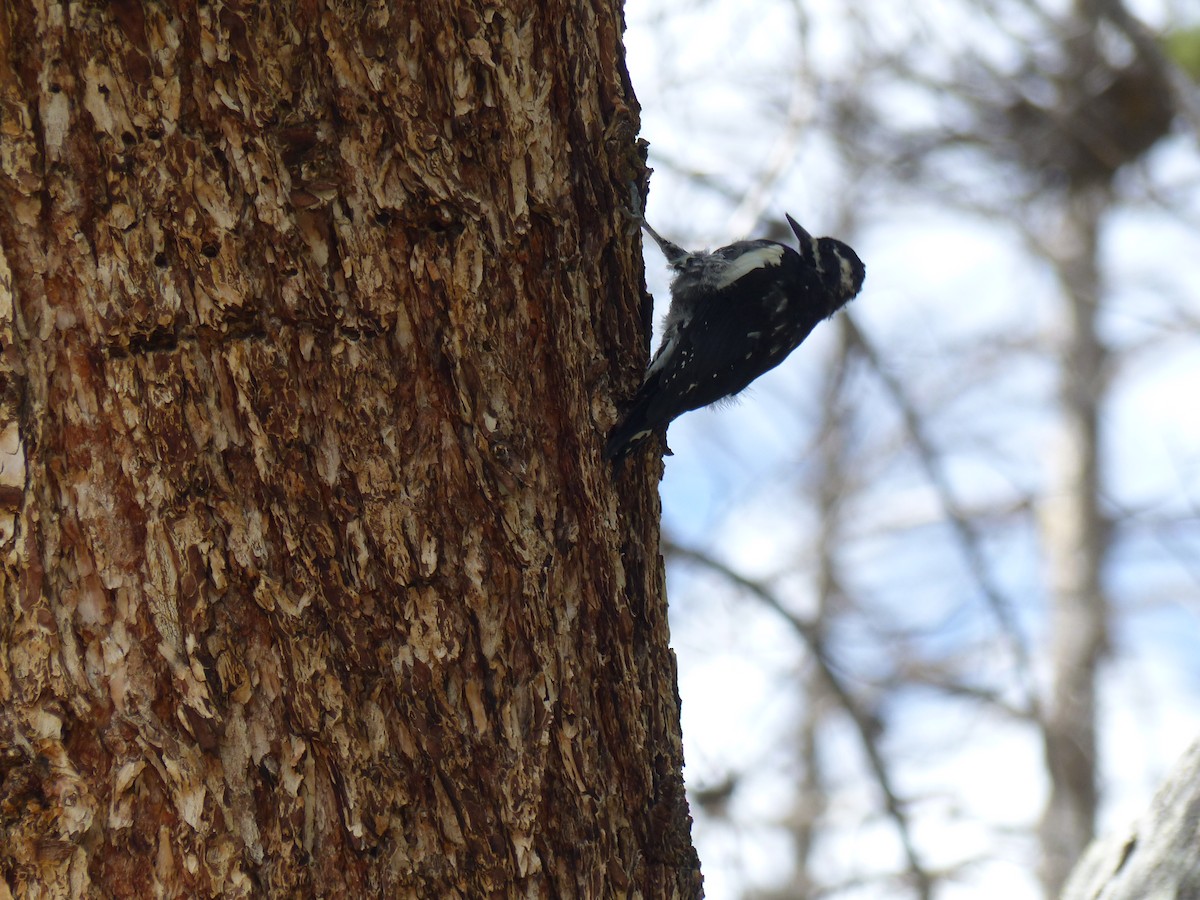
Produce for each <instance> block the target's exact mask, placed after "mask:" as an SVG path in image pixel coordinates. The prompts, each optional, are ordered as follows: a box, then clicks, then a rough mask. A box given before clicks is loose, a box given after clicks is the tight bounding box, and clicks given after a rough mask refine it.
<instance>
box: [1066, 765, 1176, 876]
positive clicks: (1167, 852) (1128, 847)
mask: <svg viewBox="0 0 1200 900" xmlns="http://www.w3.org/2000/svg"><path fill="white" fill-rule="evenodd" d="M1197 847H1200V744H1195V745H1193V746H1192V749H1191V750H1189V751H1188V753H1187V754H1186V755H1185V756H1184V758H1183V759H1182V760H1180V761H1179V764H1178V765H1177V766H1176V767H1175V771H1174V772H1172V773H1171V776H1170V777H1169V778H1168V779H1167V781H1166V783H1164V784H1163V786H1162V788H1160V789H1159V792H1158V794H1157V796H1155V798H1154V803H1153V804H1152V805H1151V808H1150V810H1149V811H1148V812H1147V813H1146V815H1145V816H1144V817H1143V818H1142V819H1141V821H1139V822H1138V823H1136V824H1135V825H1134V826H1133V827H1132V828H1131V829H1130V830H1129V832H1128V833H1116V834H1113V835H1112V836H1110V837H1106V838H1103V839H1100V840H1097V841H1095V842H1094V843H1093V844H1092V846H1091V847H1090V848H1089V849H1088V851H1087V853H1086V854H1085V855H1084V857H1083V859H1081V860H1080V861H1079V865H1077V866H1076V867H1075V870H1074V872H1072V873H1071V877H1070V880H1069V881H1068V882H1067V885H1066V888H1065V889H1064V890H1063V893H1062V900H1099V898H1101V897H1103V898H1104V900H1145V898H1147V897H1155V898H1158V897H1162V898H1168V897H1170V898H1178V900H1184V898H1193V897H1200V854H1198V853H1197V852H1196V848H1197Z"/></svg>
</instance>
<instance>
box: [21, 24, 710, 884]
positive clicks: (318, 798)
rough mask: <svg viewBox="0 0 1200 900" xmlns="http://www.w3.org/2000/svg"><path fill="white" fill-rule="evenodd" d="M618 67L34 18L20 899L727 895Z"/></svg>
mask: <svg viewBox="0 0 1200 900" xmlns="http://www.w3.org/2000/svg"><path fill="white" fill-rule="evenodd" d="M621 28H622V22H621V17H620V12H619V7H618V6H617V5H616V4H612V3H608V2H605V0H593V2H585V3H582V4H565V3H554V2H551V3H543V2H538V3H521V2H509V3H501V2H487V0H480V2H467V3H453V4H450V3H428V2H405V3H401V4H368V3H322V2H315V3H314V2H302V3H295V4H289V5H285V4H279V3H273V4H245V5H236V4H233V5H224V4H219V3H203V4H198V5H194V4H191V3H179V4H172V3H156V4H145V5H143V4H141V3H137V2H121V3H112V4H78V3H75V4H51V3H46V2H33V3H20V4H17V5H15V6H6V7H4V8H3V10H0V341H2V347H0V351H2V355H0V482H2V484H0V504H2V505H0V513H2V515H0V541H2V551H3V556H2V569H0V579H2V585H0V587H2V594H3V603H4V607H3V614H2V615H0V876H2V877H0V890H7V891H10V892H11V893H12V894H14V895H16V896H24V895H26V894H27V893H29V892H31V891H32V890H33V888H34V886H35V885H36V886H38V887H40V888H41V889H43V890H44V891H45V892H46V893H45V894H44V895H43V896H56V897H74V896H113V897H145V896H158V895H161V896H189V897H191V896H229V897H233V896H287V897H293V896H314V895H317V896H351V897H363V896H388V897H393V896H416V897H454V896H462V897H483V896H512V895H521V896H531V897H549V896H561V897H575V896H584V897H603V896H623V895H626V896H644V897H674V896H679V897H690V896H696V895H698V893H699V873H698V867H697V863H696V858H695V854H694V852H693V851H692V849H691V845H690V836H689V820H688V817H687V810H686V803H685V800H684V797H683V789H682V782H681V776H680V769H681V765H682V754H681V749H680V737H679V708H678V698H677V695H676V692H675V686H674V684H675V669H674V661H673V658H672V656H671V653H670V651H669V649H668V646H667V624H666V618H665V604H664V599H663V582H662V564H661V559H660V557H659V555H658V552H657V546H658V544H657V541H658V531H657V528H658V525H657V521H658V509H657V498H656V493H655V491H654V490H653V482H652V481H651V480H650V478H651V477H652V476H653V475H654V474H656V473H655V472H653V471H651V472H647V471H645V470H644V469H643V468H642V467H640V466H639V467H630V468H629V470H627V472H626V473H625V474H624V475H623V476H622V479H621V481H620V485H621V488H622V489H623V490H624V491H626V492H627V495H626V497H625V499H622V497H621V496H620V495H619V494H618V492H617V488H616V487H615V486H614V481H613V476H612V472H611V471H610V469H609V467H607V466H606V465H604V464H603V463H602V462H601V460H600V444H601V438H602V435H603V434H604V433H605V432H606V431H607V429H608V428H609V427H610V426H611V425H612V422H613V420H614V418H615V410H614V408H613V405H612V401H611V397H612V395H613V393H614V391H615V390H616V388H617V385H618V383H619V384H620V386H621V388H622V391H623V392H626V393H627V392H628V389H629V387H630V382H632V381H634V380H636V373H637V371H638V367H639V364H640V362H641V361H642V360H644V357H641V358H639V355H638V351H639V350H640V349H641V348H642V347H643V346H644V334H643V333H642V321H643V318H642V316H641V315H640V314H639V312H640V311H639V309H638V304H639V302H641V299H642V297H643V293H642V288H641V283H640V273H639V267H638V264H637V262H636V252H635V248H634V245H633V241H632V239H631V237H630V235H629V233H628V231H627V227H626V222H625V219H624V218H623V217H622V215H621V214H620V212H619V210H618V209H617V204H619V203H620V202H622V199H623V198H624V197H625V196H626V194H625V184H626V181H627V180H628V179H629V178H630V177H631V174H636V165H637V164H636V161H635V162H634V164H633V165H632V170H631V164H630V159H631V158H635V156H634V154H632V152H631V147H632V140H633V136H634V135H635V133H636V128H637V121H636V116H637V114H636V104H635V101H634V98H633V96H632V92H631V90H630V88H629V85H628V82H627V78H626V76H625V74H624V64H623V61H622V60H621ZM616 359H620V360H621V369H620V375H621V380H620V382H618V381H617V380H616V379H615V378H614V375H616V374H617V370H616V369H615V368H614V365H613V364H612V362H611V361H612V360H616Z"/></svg>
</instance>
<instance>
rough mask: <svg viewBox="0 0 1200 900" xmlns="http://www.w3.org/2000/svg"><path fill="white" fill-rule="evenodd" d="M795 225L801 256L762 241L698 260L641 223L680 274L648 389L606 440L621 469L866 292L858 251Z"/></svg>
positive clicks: (702, 254)
mask: <svg viewBox="0 0 1200 900" xmlns="http://www.w3.org/2000/svg"><path fill="white" fill-rule="evenodd" d="M787 221H788V224H789V225H790V226H791V227H792V231H793V232H794V233H795V235H796V237H797V238H798V239H799V241H800V249H799V251H796V250H793V249H792V248H791V247H789V246H787V245H786V244H780V243H778V242H776V241H768V240H756V241H738V242H737V243H735V244H730V245H729V246H728V247H721V248H720V249H718V250H713V251H712V252H711V253H710V252H707V251H698V252H694V253H693V252H688V251H687V250H684V249H683V248H682V247H680V246H679V245H677V244H674V243H672V242H671V241H668V240H667V239H666V238H663V237H661V236H660V235H659V234H658V233H657V232H656V231H655V230H654V229H653V228H651V227H650V226H649V225H648V224H647V223H646V222H645V221H644V220H643V221H642V222H641V225H642V228H643V229H645V231H646V233H647V234H649V235H650V237H652V238H654V242H655V243H656V244H658V247H659V249H660V250H661V251H662V253H663V256H665V257H666V258H667V264H668V265H669V266H670V267H671V268H672V269H673V270H674V275H673V277H672V280H671V306H670V309H669V310H668V311H667V316H666V319H665V320H664V321H663V336H662V343H661V344H659V347H658V350H657V351H656V352H655V354H654V358H653V359H651V360H650V366H649V368H647V369H646V375H645V378H644V379H643V380H642V386H641V387H640V388H638V391H637V394H635V395H634V398H633V402H632V404H631V405H630V407H629V410H628V411H627V412H626V413H625V415H624V417H623V418H622V419H621V421H620V423H619V424H618V425H617V426H616V427H615V428H614V429H613V430H612V432H611V433H610V434H609V436H608V442H607V444H606V445H605V448H604V455H605V457H606V458H608V459H621V458H623V457H624V456H626V455H627V454H628V453H630V452H631V451H632V450H633V449H635V448H636V447H637V446H638V444H640V443H641V442H642V441H644V440H645V439H646V438H648V437H650V435H652V434H655V433H660V434H665V432H666V429H667V426H668V425H669V424H670V423H671V421H672V420H674V419H675V418H677V417H678V416H680V415H682V414H683V413H685V412H688V411H689V410H693V409H699V408H700V407H701V406H707V405H708V404H710V403H715V402H716V401H718V400H721V399H722V398H725V397H731V396H733V395H734V394H736V393H738V392H739V391H741V390H743V389H744V388H745V387H746V386H747V385H749V384H750V382H752V381H753V380H754V379H756V378H757V377H758V376H759V375H762V374H763V373H764V372H767V371H769V370H771V369H773V368H775V367H776V366H777V365H779V364H780V363H781V362H783V361H784V359H785V358H787V355H788V354H789V353H791V352H792V351H793V350H795V349H796V348H797V347H799V346H800V343H801V342H802V341H803V340H804V339H805V338H806V337H808V335H809V333H810V332H811V331H812V330H813V328H814V327H815V326H816V324H817V323H818V322H820V321H821V320H822V319H827V318H829V317H830V316H832V315H833V314H834V313H835V312H837V311H838V310H839V309H841V308H842V307H843V306H845V305H846V303H848V302H849V301H850V300H851V299H853V298H854V296H855V295H856V294H857V293H858V292H859V291H860V290H861V289H862V284H863V278H864V277H865V276H866V268H865V267H864V266H863V264H862V260H860V259H859V258H858V255H857V254H856V253H855V252H854V251H853V250H851V249H850V248H849V247H848V246H847V245H846V244H843V243H842V242H841V241H836V240H834V239H833V238H828V237H823V238H814V237H813V236H812V235H811V234H809V233H808V232H807V231H805V230H804V229H803V228H801V227H800V226H799V225H798V224H797V223H796V220H795V219H793V218H792V217H791V216H787Z"/></svg>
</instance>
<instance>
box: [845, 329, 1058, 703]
mask: <svg viewBox="0 0 1200 900" xmlns="http://www.w3.org/2000/svg"><path fill="white" fill-rule="evenodd" d="M843 318H845V319H846V320H847V328H848V329H849V334H850V336H851V338H852V340H853V341H854V344H855V345H856V346H857V347H858V349H859V350H861V352H862V354H863V357H864V358H865V359H866V360H867V361H868V362H869V363H870V365H871V367H872V368H873V369H874V370H875V373H876V374H877V375H878V376H879V379H880V381H881V382H882V383H883V385H884V387H886V388H887V390H888V393H889V394H891V396H892V399H893V401H894V402H895V403H896V406H897V408H898V409H899V411H900V415H901V417H902V419H903V420H904V426H905V429H906V430H907V431H908V433H909V436H910V437H911V438H912V442H913V447H914V449H915V450H916V453H917V458H918V459H919V460H920V463H921V467H922V469H923V470H924V472H925V477H926V478H928V479H929V482H930V484H931V485H932V486H933V489H934V491H936V492H937V495H938V499H939V501H940V502H941V504H942V508H943V509H944V510H945V511H946V518H947V519H949V520H950V524H951V526H952V527H953V531H954V535H955V537H956V539H957V541H958V545H959V550H960V552H961V553H962V554H963V557H964V558H965V559H966V562H967V568H968V571H970V572H971V575H972V577H973V578H974V579H975V583H976V585H977V586H978V587H979V590H980V592H981V593H982V594H983V596H984V598H985V599H986V600H987V603H988V606H989V607H990V608H991V610H992V614H993V615H994V616H995V617H996V621H997V622H998V623H999V624H1000V629H1001V631H1002V632H1003V633H1004V636H1005V638H1006V639H1007V640H1008V643H1009V646H1010V648H1011V652H1012V654H1013V658H1014V660H1015V662H1016V667H1017V673H1018V678H1019V680H1020V682H1021V685H1022V689H1023V691H1024V693H1025V703H1026V710H1027V712H1026V715H1028V716H1029V717H1030V718H1032V719H1033V720H1034V721H1038V722H1040V721H1041V719H1042V716H1041V707H1040V703H1039V701H1038V697H1037V690H1036V688H1035V686H1034V681H1033V662H1032V659H1031V656H1030V653H1029V648H1028V646H1027V645H1026V643H1025V639H1024V638H1023V637H1022V635H1021V632H1020V628H1019V627H1018V625H1017V621H1016V617H1015V615H1014V614H1013V611H1012V608H1011V605H1010V604H1009V602H1008V599H1007V598H1006V597H1005V596H1004V595H1003V593H1002V592H1001V590H1000V588H999V587H998V586H997V585H996V583H995V581H994V580H993V578H992V575H991V569H990V566H989V565H988V562H987V557H986V555H985V554H984V552H983V542H982V540H981V539H980V537H979V534H978V532H977V531H976V528H975V525H974V523H973V522H972V521H971V520H970V518H968V516H967V515H966V514H965V513H964V511H963V508H962V506H961V504H960V503H959V502H958V499H957V497H956V496H955V493H954V489H953V487H952V486H951V484H950V479H949V478H948V477H947V475H946V472H945V470H944V469H943V467H942V463H941V459H940V456H939V454H938V452H937V450H936V449H935V447H934V445H933V441H932V440H931V439H930V437H929V436H928V434H927V433H926V431H925V424H924V422H923V421H922V419H921V416H920V414H919V413H918V412H917V409H916V406H915V405H914V404H913V402H912V400H910V399H909V397H908V393H907V392H906V391H905V390H904V387H903V386H902V385H901V384H900V382H899V381H898V380H897V379H896V378H895V376H893V375H892V374H891V372H889V371H888V370H887V368H886V367H885V366H884V365H883V362H882V360H880V358H879V354H878V353H877V352H876V351H875V347H874V346H873V345H872V344H871V342H870V341H869V340H867V337H866V335H864V334H863V333H862V331H861V330H859V328H858V326H857V325H856V324H855V323H854V320H853V319H851V318H850V317H849V316H844V317H843Z"/></svg>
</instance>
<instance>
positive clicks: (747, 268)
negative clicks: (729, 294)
mask: <svg viewBox="0 0 1200 900" xmlns="http://www.w3.org/2000/svg"><path fill="white" fill-rule="evenodd" d="M783 251H784V246H783V245H782V244H775V245H774V246H772V247H759V248H758V249H757V250H751V251H750V252H749V253H743V254H742V255H741V256H739V257H738V258H737V259H735V260H734V261H733V262H731V263H730V264H729V266H728V267H727V268H726V269H725V271H723V272H722V273H721V274H720V275H719V276H718V277H717V279H716V281H715V283H714V287H716V289H717V290H718V291H720V290H723V289H725V288H727V287H729V286H730V285H731V284H733V283H734V282H735V281H737V280H738V279H739V278H741V277H742V276H743V275H748V274H749V273H750V272H753V271H754V270H755V269H762V268H766V267H767V266H777V265H779V263H780V262H781V261H782V260H783Z"/></svg>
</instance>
